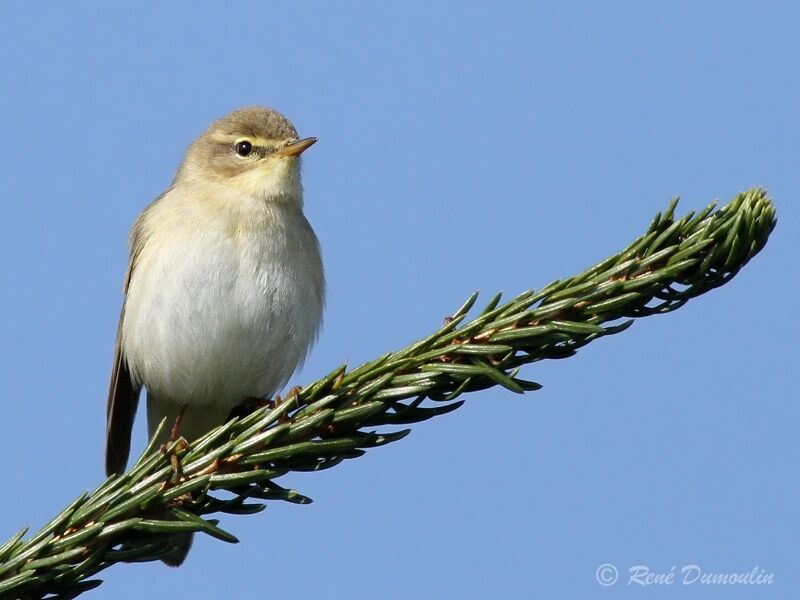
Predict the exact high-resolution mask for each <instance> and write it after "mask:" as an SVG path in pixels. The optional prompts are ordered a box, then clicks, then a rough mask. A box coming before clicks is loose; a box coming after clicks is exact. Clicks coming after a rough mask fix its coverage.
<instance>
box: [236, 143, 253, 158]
mask: <svg viewBox="0 0 800 600" xmlns="http://www.w3.org/2000/svg"><path fill="white" fill-rule="evenodd" d="M252 151H253V144H251V143H250V142H248V141H247V140H242V141H241V142H236V154H238V155H239V156H247V155H248V154H250V153H251V152H252Z"/></svg>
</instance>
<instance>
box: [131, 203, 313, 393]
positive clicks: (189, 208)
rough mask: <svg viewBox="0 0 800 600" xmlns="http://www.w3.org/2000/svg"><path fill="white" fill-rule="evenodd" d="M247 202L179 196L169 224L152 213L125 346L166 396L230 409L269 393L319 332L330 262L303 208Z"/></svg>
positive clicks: (145, 380)
mask: <svg viewBox="0 0 800 600" xmlns="http://www.w3.org/2000/svg"><path fill="white" fill-rule="evenodd" d="M241 208H242V210H239V211H235V212H230V211H228V212H225V211H222V212H219V211H218V210H216V209H214V208H212V207H210V206H209V205H205V204H201V203H197V202H194V203H180V202H178V203H176V204H174V205H173V206H172V209H171V210H170V211H169V214H166V213H165V217H164V219H163V223H162V222H161V219H159V218H158V217H159V215H158V214H154V215H152V216H151V218H152V220H153V223H154V224H152V225H151V226H150V235H149V237H148V238H147V241H146V243H145V245H144V248H143V250H142V252H141V254H140V256H139V257H138V258H137V261H136V265H135V268H134V271H133V274H132V277H131V281H130V284H129V288H128V296H127V301H126V306H125V313H124V317H123V324H122V347H123V351H124V354H125V356H126V357H127V360H128V364H129V367H130V370H131V373H132V375H133V377H134V380H135V381H136V382H137V383H139V384H141V385H144V386H145V387H147V389H148V392H149V393H150V394H152V395H154V396H156V397H158V398H159V399H160V400H161V401H162V402H164V401H166V402H174V403H176V404H190V405H198V406H200V405H218V406H219V405H224V406H225V407H226V408H231V407H233V406H235V405H237V404H239V403H240V402H241V401H243V400H245V399H247V398H251V397H258V398H261V397H265V396H268V395H270V394H273V393H274V392H276V391H277V389H278V388H280V387H281V386H282V385H284V384H285V383H286V381H287V380H288V378H289V377H290V376H291V374H292V372H293V371H294V370H295V368H296V367H297V366H298V365H299V364H300V363H301V362H302V361H303V360H304V358H305V356H306V354H307V352H308V349H309V347H310V345H311V344H312V343H313V341H314V339H315V337H316V335H317V331H318V328H319V325H320V322H321V317H322V308H323V295H324V289H323V288H324V282H323V275H322V265H321V261H320V256H319V248H318V244H317V240H316V236H315V235H314V233H313V231H312V230H311V227H310V226H309V224H308V222H307V221H306V219H305V217H304V216H303V214H302V211H301V210H300V209H299V208H296V207H289V206H281V205H276V206H272V205H266V204H264V203H263V201H260V202H255V201H253V203H252V206H244V207H241ZM155 223H158V225H157V226H156V225H155Z"/></svg>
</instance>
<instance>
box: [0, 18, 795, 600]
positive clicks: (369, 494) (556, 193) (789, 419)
mask: <svg viewBox="0 0 800 600" xmlns="http://www.w3.org/2000/svg"><path fill="white" fill-rule="evenodd" d="M166 4H167V5H159V6H156V5H155V3H153V4H151V5H150V6H149V7H147V8H144V7H139V6H137V7H136V8H119V7H109V6H108V5H106V4H104V3H99V2H95V3H90V2H84V3H70V4H66V3H55V2H53V3H49V4H47V5H42V6H34V5H33V4H31V3H22V4H19V3H15V4H12V3H3V4H2V6H1V7H0V72H1V73H2V82H3V83H2V94H0V114H2V115H3V120H4V123H3V127H2V130H3V135H2V143H0V197H1V198H2V208H3V225H4V232H3V235H2V236H0V273H2V281H3V286H2V294H0V332H2V333H1V334H0V357H1V358H2V360H0V399H1V400H0V402H1V403H2V419H0V453H2V455H3V456H4V457H5V459H6V460H5V462H4V466H3V469H2V471H3V493H2V494H0V514H2V515H3V516H2V519H0V538H2V539H5V538H7V537H8V536H9V535H11V534H12V533H13V532H15V531H17V530H18V529H19V528H20V527H21V526H23V525H25V524H31V525H33V526H34V527H37V526H39V525H41V524H42V523H43V522H44V521H46V520H47V519H48V518H49V517H51V516H53V515H54V514H55V513H56V512H57V511H58V510H59V509H61V508H63V507H64V506H65V505H66V504H67V502H68V501H71V500H72V499H73V498H74V497H75V496H76V495H77V494H78V493H79V492H81V491H83V490H86V489H92V488H94V487H95V486H96V485H97V484H98V483H99V482H100V481H101V480H102V475H103V474H102V469H103V460H102V452H103V450H102V446H103V431H104V420H105V397H106V387H107V380H108V375H109V368H110V364H111V353H112V347H113V342H114V335H115V329H116V323H117V316H118V311H119V307H120V302H121V283H122V277H123V273H124V270H125V265H126V248H125V242H126V236H127V233H128V230H129V227H130V225H131V224H132V222H133V220H134V219H135V217H136V215H137V213H138V212H139V211H140V210H141V209H142V208H143V207H144V206H145V205H146V204H147V203H148V202H150V200H151V199H152V198H154V197H155V196H156V195H157V194H159V193H160V192H161V191H162V190H163V189H164V188H165V186H167V185H168V183H169V181H170V179H171V177H172V175H173V173H174V169H175V168H176V166H177V165H178V163H179V161H180V159H181V155H182V152H183V150H184V149H185V147H186V146H187V144H188V143H189V142H190V141H191V139H192V138H193V137H194V136H195V135H197V134H198V133H200V132H201V131H202V130H203V129H204V128H205V127H206V125H207V124H208V123H209V122H210V121H211V120H213V119H215V118H216V117H218V116H221V115H222V114H224V113H226V112H228V111H229V110H231V109H233V108H236V107H239V106H242V105H246V104H253V103H259V104H265V105H269V106H273V107H275V108H278V109H279V110H281V111H282V112H284V113H286V114H287V115H288V116H289V117H290V118H291V119H292V120H293V121H294V123H295V124H296V125H297V127H298V129H299V131H300V132H301V133H302V134H303V135H315V136H318V137H319V138H320V142H319V144H317V145H316V146H315V147H314V148H313V149H312V150H310V151H309V152H308V153H307V155H306V156H307V158H306V161H305V177H304V181H305V186H306V204H307V212H308V216H309V219H310V220H311V222H312V223H313V225H314V227H315V229H316V231H317V233H318V234H319V237H320V239H321V242H322V245H323V249H324V258H325V263H326V267H327V274H328V280H329V282H330V291H329V297H328V308H327V313H326V320H325V328H324V331H323V334H322V337H321V339H320V341H319V344H318V345H317V347H316V348H315V350H314V351H313V354H312V355H311V357H310V359H309V361H308V363H307V364H306V367H305V369H304V370H303V371H302V372H301V373H299V374H297V375H296V376H295V378H294V382H295V383H298V384H299V383H304V382H310V381H312V380H313V379H315V378H316V377H318V376H319V375H321V374H323V373H325V372H327V371H328V370H329V369H331V368H333V367H335V366H337V365H338V364H340V363H341V362H342V361H343V360H345V359H347V360H349V361H350V363H351V364H356V363H359V362H361V361H363V360H366V359H370V358H372V357H375V356H376V355H378V354H379V353H381V352H384V351H387V350H389V349H393V348H398V347H401V346H404V345H405V344H407V343H409V342H411V341H413V340H415V339H416V338H418V337H421V336H423V335H425V334H426V333H428V332H429V331H430V330H431V329H432V328H434V327H436V326H438V325H439V324H440V323H441V321H442V318H443V317H444V316H445V315H447V314H449V313H451V312H452V311H453V310H454V309H455V308H456V307H457V306H458V305H459V304H460V303H461V302H462V301H463V300H464V299H465V298H466V297H467V295H468V294H469V293H470V292H472V291H473V290H475V289H480V290H482V291H483V292H484V299H487V298H488V297H489V296H490V295H491V294H492V293H494V292H495V291H498V290H504V291H505V292H507V293H509V294H515V293H517V292H519V291H521V290H523V289H525V288H528V287H541V286H542V285H544V284H546V283H547V282H549V281H550V280H552V279H555V278H558V277H561V276H565V275H568V274H571V273H574V272H577V271H579V270H581V269H582V268H584V267H586V266H588V265H589V264H592V263H594V262H595V261H597V260H599V259H601V258H604V257H605V256H607V255H609V254H611V253H613V252H615V251H616V250H617V249H619V248H621V247H622V246H623V245H624V244H626V243H627V242H628V241H629V240H631V239H632V238H634V237H635V236H637V235H638V234H639V233H640V232H642V231H643V229H644V228H645V227H646V226H647V225H648V223H649V220H650V218H651V217H652V216H653V215H654V214H655V213H656V212H657V211H659V210H661V209H662V208H663V207H664V206H665V205H666V203H667V201H668V200H669V198H670V197H672V196H674V195H680V196H681V197H682V198H683V200H682V203H681V205H680V210H681V211H688V210H691V209H698V208H701V207H703V206H705V205H706V204H707V203H708V202H709V201H711V200H713V199H716V198H720V199H722V200H726V199H728V198H730V197H732V196H733V195H734V194H735V193H736V192H738V191H740V190H743V189H745V188H747V187H749V186H752V185H763V186H766V187H767V188H768V189H769V191H770V192H771V194H772V195H773V197H774V198H775V201H776V203H777V206H778V210H779V218H780V222H779V225H778V228H777V229H776V231H775V233H774V235H773V238H772V240H771V242H770V244H769V245H768V247H767V248H766V250H765V251H764V252H763V254H762V255H761V256H759V257H757V258H756V259H755V260H754V261H753V262H752V263H751V264H750V265H749V266H748V267H747V268H746V269H745V270H744V271H743V272H742V273H741V274H740V275H739V276H738V277H737V278H736V279H735V280H734V281H733V282H732V283H730V284H729V285H726V286H725V287H723V288H721V289H719V290H717V291H715V292H713V293H710V294H708V295H707V296H704V297H702V298H700V299H698V300H696V301H693V302H691V303H690V304H688V305H687V306H685V307H684V308H682V309H681V310H679V311H677V312H675V313H672V314H670V315H667V316H663V317H652V318H648V319H645V320H643V321H641V322H639V323H637V324H636V325H635V326H634V327H633V328H632V329H630V330H628V331H627V332H626V333H624V334H623V335H620V336H616V337H613V338H607V339H604V340H600V341H597V342H595V343H593V344H592V345H591V346H590V347H588V348H586V349H584V350H582V351H581V353H580V354H579V355H578V356H576V357H574V358H572V359H570V360H567V361H560V362H558V363H553V364H540V365H537V366H535V367H534V368H529V369H528V370H527V372H526V375H527V377H529V378H531V379H535V380H537V381H539V382H541V383H542V384H543V385H544V386H545V387H544V389H543V390H541V391H540V392H537V393H534V394H530V395H529V396H526V397H518V396H515V395H513V394H509V393H506V392H505V391H503V390H489V391H487V392H484V393H481V394H477V395H475V396H474V397H472V398H471V400H470V402H469V403H468V404H467V405H466V406H465V407H464V408H463V409H461V410H459V411H458V412H457V413H455V414H451V415H449V416H446V417H443V418H441V419H439V420H437V421H433V422H429V423H424V424H422V425H420V426H418V427H416V428H415V430H414V432H413V433H412V435H411V436H410V437H408V438H406V439H405V440H403V441H402V442H400V443H398V444H396V445H393V446H390V447H387V448H382V449H377V450H374V451H371V452H370V453H369V454H368V455H367V456H365V457H364V458H362V459H359V460H357V461H350V462H349V463H346V464H343V465H340V466H339V467H337V468H336V469H333V470H331V471H327V472H324V473H320V474H305V475H297V476H292V477H290V478H287V479H286V480H285V484H288V485H291V486H292V487H295V488H297V489H299V490H300V491H302V492H303V493H306V494H308V495H310V496H312V497H313V498H314V499H315V503H314V504H312V505H310V506H305V507H303V506H294V505H280V504H275V505H272V506H270V507H269V508H268V510H267V511H265V512H264V513H262V514H260V515H256V516H251V517H225V518H224V521H223V526H224V527H226V528H228V529H229V530H231V531H233V532H234V533H235V534H236V535H238V536H239V537H240V538H241V543H240V544H239V545H237V546H228V545H225V544H222V543H221V542H218V541H215V540H210V539H200V540H199V541H198V542H197V543H196V547H195V550H194V551H193V553H192V554H191V555H190V557H189V559H188V561H187V563H186V565H185V566H184V567H183V568H182V569H179V570H169V569H167V568H165V567H163V566H161V565H160V564H148V565H129V566H119V567H116V568H114V569H112V570H110V571H107V572H105V573H104V576H105V579H106V583H105V584H104V585H103V586H102V587H101V588H100V589H99V590H97V591H95V592H94V593H93V594H92V595H90V596H87V597H95V598H115V599H126V598H142V597H145V598H167V597H170V598H188V597H192V598H221V597H241V598H255V597H284V596H287V595H289V594H291V595H292V596H293V597H298V598H304V597H319V596H325V597H329V598H339V597H348V598H352V599H356V598H364V599H367V598H376V597H382V598H390V599H394V598H455V597H457V598H491V597H499V596H500V595H503V596H505V597H512V598H523V597H542V598H554V597H563V598H588V597H597V598H612V597H632V598H648V599H650V598H674V597H689V598H693V597H698V598H726V599H727V598H749V597H760V598H766V597H770V598H772V597H774V598H786V597H789V596H790V595H791V594H792V593H795V592H796V590H797V588H798V586H800V574H799V573H800V570H798V562H797V561H798V559H797V540H798V538H800V519H798V493H799V492H800V486H799V485H798V479H797V464H798V458H800V456H799V453H798V433H797V429H798V422H800V405H798V401H797V383H796V375H797V370H798V366H800V365H798V352H797V344H798V333H799V332H798V319H797V306H796V305H797V297H798V292H800V286H798V283H797V263H798V258H800V256H798V245H797V239H798V234H797V228H798V217H799V216H800V215H799V214H798V213H799V211H798V208H797V207H798V200H799V199H800V178H799V177H798V171H799V169H798V167H799V166H800V165H799V163H798V149H799V144H798V140H799V139H800V109H798V107H799V106H800V70H798V63H797V60H798V56H800V42H799V41H798V40H800V35H798V22H800V10H798V9H797V5H796V4H795V3H792V2H784V3H781V2H769V3H755V2H753V3H735V4H734V3H728V2H718V3H713V2H704V3H698V2H676V3H670V6H669V7H666V6H660V5H659V6H656V5H654V4H653V3H645V2H630V3H619V2H617V3H593V4H595V6H594V7H590V6H587V5H581V4H577V3H552V2H548V3H538V4H532V3H522V2H520V3H505V4H493V5H491V8H490V5H489V3H486V2H481V3H460V4H459V6H458V8H457V9H456V8H455V6H454V5H452V4H445V3H437V2H403V3H400V4H397V3H395V4H391V5H389V4H386V3H384V4H385V5H383V6H379V5H378V3H372V4H367V3H355V2H350V3H344V2H337V3H323V2H316V3H311V2H306V3H302V5H297V4H296V3H290V2H279V3H269V5H270V6H269V7H268V8H267V6H266V5H267V3H256V2H250V3H246V2H241V3H228V5H227V8H224V9H223V8H221V6H222V5H221V4H218V3H215V4H214V5H213V6H212V5H211V3H205V4H204V3H195V2H183V3H166ZM587 4H588V3H587ZM142 425H143V424H142V422H138V423H137V427H136V431H135V436H136V448H137V449H140V448H141V447H142V445H143V443H144V428H143V426H142ZM603 563H613V564H614V565H616V566H617V568H618V569H619V571H620V573H621V577H620V581H619V582H618V583H617V584H616V585H614V586H612V587H609V588H605V587H601V586H600V585H599V584H598V583H597V582H596V580H595V571H596V569H597V567H598V566H599V565H601V564H603ZM692 563H695V564H698V565H700V566H701V567H702V568H703V570H704V571H710V572H732V571H736V572H741V571H750V570H751V569H752V568H754V567H758V568H762V569H764V570H765V571H766V572H768V573H773V574H774V580H775V583H774V584H773V585H771V586H769V587H755V586H750V587H748V586H728V587H722V588H720V587H709V586H701V585H700V584H696V585H693V586H689V587H685V588H683V587H680V586H678V585H673V586H672V587H668V586H655V587H651V588H647V589H644V588H641V587H636V586H628V585H626V581H625V578H626V574H627V569H629V568H630V567H631V566H634V565H647V566H649V567H650V569H651V570H652V571H654V572H668V571H669V570H670V569H671V567H672V566H673V565H675V566H677V567H678V569H680V568H681V567H682V566H684V565H687V564H692Z"/></svg>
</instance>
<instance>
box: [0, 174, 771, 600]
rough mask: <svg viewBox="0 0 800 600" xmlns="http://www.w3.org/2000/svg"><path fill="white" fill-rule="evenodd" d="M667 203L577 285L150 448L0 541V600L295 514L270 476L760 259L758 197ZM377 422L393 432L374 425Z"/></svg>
mask: <svg viewBox="0 0 800 600" xmlns="http://www.w3.org/2000/svg"><path fill="white" fill-rule="evenodd" d="M676 204H677V200H675V201H673V202H672V203H671V204H670V205H669V207H668V208H667V210H666V211H665V212H664V213H663V214H659V215H656V217H655V219H653V222H652V223H651V224H650V227H649V228H648V229H647V231H646V232H645V234H644V235H643V236H641V237H640V238H638V239H637V240H636V241H634V242H633V243H632V244H631V245H630V246H628V247H627V248H625V249H624V250H623V251H622V252H620V253H619V254H616V255H614V256H612V257H610V258H608V259H606V260H604V261H602V262H600V263H599V264H597V265H595V266H594V267H592V268H590V269H588V270H586V271H584V272H583V273H580V274H579V275H576V276H574V277H570V278H567V279H564V280H561V281H555V282H553V283H551V284H550V285H548V286H546V287H545V288H544V289H542V290H540V291H538V292H537V291H533V290H531V291H527V292H524V293H522V294H520V295H519V296H517V297H516V298H514V299H513V300H511V301H508V302H505V303H501V298H500V294H498V295H496V296H495V297H494V298H492V299H491V300H490V301H489V303H488V304H487V305H486V306H485V307H484V308H483V309H482V310H481V311H480V312H479V313H478V314H477V315H475V316H474V317H473V318H471V319H468V313H469V311H470V310H471V309H472V307H473V305H474V304H475V302H476V300H477V294H473V295H472V296H471V297H470V298H469V299H468V300H467V301H466V302H465V303H464V304H463V306H461V308H459V309H458V310H457V311H456V312H455V314H454V315H453V316H452V317H450V318H448V319H447V320H446V322H445V324H444V325H443V326H442V327H441V328H440V329H439V330H438V331H436V332H434V333H432V334H431V335H429V336H427V337H425V338H423V339H421V340H419V341H417V342H415V343H413V344H411V345H410V346H408V347H406V348H404V349H402V350H399V351H396V352H390V353H388V354H385V355H384V356H382V357H380V358H378V359H377V360H374V361H372V362H368V363H365V364H363V365H361V366H359V367H358V368H356V369H353V370H351V371H348V370H347V368H346V366H341V367H339V368H338V369H335V370H334V371H332V372H331V373H330V374H328V375H326V376H325V377H323V378H321V379H319V380H318V381H315V382H314V383H312V384H311V385H309V386H307V387H306V388H305V389H303V390H302V391H299V392H298V393H292V394H290V396H289V397H288V398H287V399H285V400H284V401H283V402H280V403H278V404H277V406H270V407H266V408H263V409H259V410H256V411H255V412H252V413H251V414H249V415H247V416H244V417H243V418H236V419H233V420H231V421H229V422H228V423H226V424H225V425H223V426H222V427H219V428H217V429H215V430H213V431H211V432H209V433H208V434H207V435H205V436H203V437H202V438H200V439H199V440H197V441H195V442H193V443H191V444H187V443H186V442H185V441H184V440H180V439H179V440H177V441H175V442H172V443H170V444H168V446H167V447H166V448H159V447H158V446H157V445H156V444H155V443H153V442H151V443H150V445H149V446H148V448H147V449H146V450H145V452H144V453H143V454H142V456H141V458H139V460H138V462H137V463H136V464H135V465H134V466H133V468H131V469H130V470H129V471H128V472H127V473H125V474H124V475H121V476H119V477H111V478H109V479H108V480H106V481H105V482H104V483H103V484H102V485H100V487H98V488H97V489H96V490H94V491H93V492H91V493H85V494H83V495H81V496H80V497H79V498H78V499H77V500H75V501H74V502H73V503H72V504H71V505H70V506H69V507H67V508H66V509H65V510H64V511H63V512H62V513H61V514H60V515H58V516H57V517H55V518H54V519H53V520H52V521H51V522H50V523H48V524H47V525H46V526H45V527H44V528H42V529H41V530H40V531H39V532H38V533H36V534H35V535H34V536H32V537H30V538H27V539H24V537H25V534H26V532H27V529H23V530H22V531H21V532H20V533H18V534H17V535H16V536H14V537H13V538H12V539H10V540H9V541H8V542H6V543H5V544H3V545H0V598H37V599H38V598H72V597H75V596H77V595H79V594H81V593H82V592H84V591H86V590H89V589H92V588H94V587H96V586H98V585H100V583H101V580H99V579H93V576H94V575H95V574H97V573H98V572H99V571H102V570H103V569H106V568H108V567H110V566H111V565H113V564H115V563H118V562H127V561H152V560H157V559H158V558H159V557H160V556H162V555H163V554H164V553H165V551H166V547H165V541H166V540H167V538H168V537H169V536H170V534H172V533H175V532H177V531H194V532H204V533H207V534H208V535H210V536H212V537H215V538H218V539H220V540H222V541H226V542H235V541H237V540H236V538H235V537H234V536H233V535H232V534H231V533H228V532H227V531H225V530H223V529H222V528H220V527H219V525H218V520H216V519H209V518H206V517H207V516H208V515H212V514H217V515H219V514H224V513H228V514H251V513H256V512H259V511H261V510H262V509H263V508H264V507H265V505H264V503H263V502H262V501H271V500H283V501H286V502H294V503H298V504H306V503H309V502H310V501H311V500H310V499H309V498H307V497H305V496H303V495H302V494H300V493H298V492H296V491H294V490H290V489H286V488H284V487H282V486H280V485H278V484H277V483H276V480H277V479H279V478H280V477H281V476H282V475H284V474H286V473H288V472H290V471H319V470H322V469H328V468H330V467H333V466H335V465H337V464H339V463H340V462H342V461H343V460H345V459H349V458H357V457H359V456H361V455H363V454H364V453H365V451H366V449H368V448H374V447H377V446H382V445H385V444H388V443H391V442H395V441H397V440H400V439H402V438H403V437H405V435H406V434H407V433H408V432H409V429H401V430H396V426H398V425H408V424H412V423H418V422H420V421H425V420H427V419H430V418H432V417H435V416H438V415H443V414H446V413H448V412H451V411H453V410H455V409H457V408H458V407H459V406H461V404H462V403H463V400H462V399H460V397H461V396H462V395H464V394H467V393H469V392H475V391H479V390H484V389H487V388H490V387H493V386H497V385H499V386H502V387H504V388H506V389H508V390H510V391H512V392H516V393H523V392H526V391H533V390H537V389H539V388H540V387H541V386H540V385H539V384H538V383H536V382H533V381H528V380H525V379H522V378H520V377H519V374H518V371H519V368H520V367H522V366H523V365H526V364H529V363H533V362H536V361H540V360H544V359H553V358H566V357H569V356H572V355H573V354H575V353H576V351H577V350H578V349H579V348H581V347H582V346H585V345H586V344H588V343H589V342H591V341H593V340H595V339H597V338H600V337H603V336H607V335H611V334H616V333H620V332H622V331H624V330H625V329H627V328H628V327H629V326H630V325H631V324H632V323H633V321H634V320H635V319H637V318H639V317H645V316H649V315H653V314H661V313H667V312H670V311H673V310H675V309H676V308H679V307H681V306H683V305H684V304H685V303H686V302H687V301H688V300H690V299H691V298H694V297H696V296H699V295H700V294H703V293H705V292H707V291H709V290H712V289H714V288H716V287H719V286H720V285H723V284H724V283H726V282H728V281H729V280H730V279H731V278H733V277H734V276H735V275H736V274H737V273H738V272H739V270H740V269H741V268H742V267H743V266H744V265H745V264H747V262H748V261H749V260H750V259H751V258H752V257H753V256H754V255H755V254H757V253H758V252H759V251H760V250H761V249H762V248H763V247H764V245H765V244H766V242H767V239H768V237H769V234H770V232H771V231H772V229H773V227H774V226H775V222H776V221H775V210H774V207H773V205H772V203H771V201H770V200H769V199H768V198H767V195H766V193H765V192H764V191H763V190H761V189H752V190H749V191H747V192H745V193H742V194H740V195H739V196H737V197H736V198H735V199H734V200H732V201H731V202H730V203H729V204H727V205H726V206H724V207H722V208H720V209H718V210H714V209H715V205H714V204H712V205H710V206H708V207H707V208H706V209H704V210H702V211H700V212H699V213H697V214H694V213H689V214H688V215H686V216H684V217H682V218H679V219H678V218H675V217H674V211H675V207H676ZM164 426H166V425H165V424H163V423H162V427H164ZM385 426H390V427H395V428H394V429H390V430H388V431H384V430H376V429H375V428H377V427H385ZM156 437H157V435H156ZM176 458H177V461H176V460H175V459H176ZM176 464H177V467H176V466H175V465H176ZM218 491H226V492H230V493H232V494H233V497H232V498H231V497H229V496H230V494H227V495H226V496H225V497H224V498H223V497H220V496H219V495H218V493H217V492H218Z"/></svg>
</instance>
